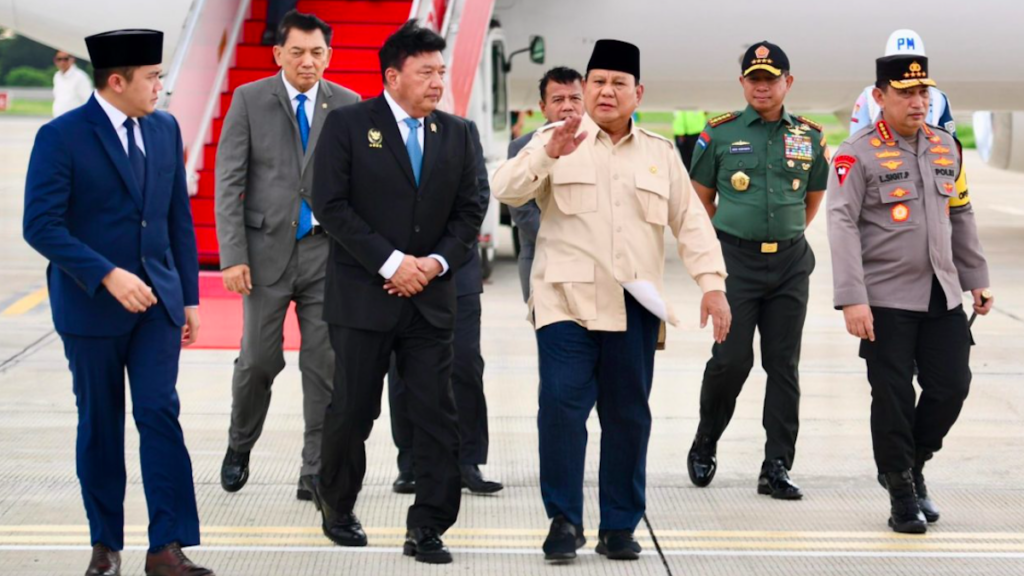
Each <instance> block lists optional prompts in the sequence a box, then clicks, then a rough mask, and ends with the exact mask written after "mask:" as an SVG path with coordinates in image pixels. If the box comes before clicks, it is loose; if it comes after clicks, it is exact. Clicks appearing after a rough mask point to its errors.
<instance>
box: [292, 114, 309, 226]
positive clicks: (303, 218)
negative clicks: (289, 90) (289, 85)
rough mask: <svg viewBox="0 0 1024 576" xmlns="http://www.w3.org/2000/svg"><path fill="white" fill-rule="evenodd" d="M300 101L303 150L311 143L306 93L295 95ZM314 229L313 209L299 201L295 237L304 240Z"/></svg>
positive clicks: (300, 131) (303, 201)
mask: <svg viewBox="0 0 1024 576" xmlns="http://www.w3.org/2000/svg"><path fill="white" fill-rule="evenodd" d="M295 99H296V100H298V101H299V106H298V108H296V109H295V119H296V120H298V122H299V136H300V137H301V138H302V151H303V152H305V151H306V147H307V146H308V145H309V118H307V117H306V106H305V104H306V100H307V98H306V95H305V94H299V95H298V96H296V97H295ZM312 229H313V210H311V209H310V208H309V204H306V201H305V200H300V201H299V226H298V228H296V230H295V238H296V239H297V240H302V238H303V237H305V236H306V234H309V231H310V230H312Z"/></svg>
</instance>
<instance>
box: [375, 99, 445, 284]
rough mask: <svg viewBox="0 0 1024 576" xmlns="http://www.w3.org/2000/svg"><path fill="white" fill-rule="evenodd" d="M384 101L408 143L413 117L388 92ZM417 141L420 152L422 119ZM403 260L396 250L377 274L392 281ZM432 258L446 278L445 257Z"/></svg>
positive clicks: (431, 256)
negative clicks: (409, 120) (406, 121)
mask: <svg viewBox="0 0 1024 576" xmlns="http://www.w3.org/2000/svg"><path fill="white" fill-rule="evenodd" d="M384 100H385V101H387V103H388V106H389V107H390V108H391V113H392V114H394V115H395V122H397V123H398V131H399V132H401V133H402V142H408V141H409V134H410V133H411V132H412V130H411V129H410V128H409V125H408V124H406V123H405V119H406V118H412V116H410V115H409V113H408V112H406V111H405V110H404V109H402V107H401V106H399V105H398V102H395V100H394V98H392V97H391V94H388V91H387V90H385V91H384ZM416 139H417V140H419V143H420V150H423V119H422V118H420V125H419V126H418V127H417V128H416ZM424 152H425V151H424ZM402 258H405V254H404V253H403V252H402V251H401V250H395V251H394V252H392V253H391V256H389V257H388V259H387V260H386V261H385V262H384V265H383V266H381V267H380V270H378V271H377V272H378V273H379V274H380V275H381V276H383V277H384V279H385V280H391V277H392V276H394V275H395V272H397V271H398V267H399V266H401V265H402ZM430 258H433V259H434V260H437V261H438V262H439V263H440V264H441V274H440V276H444V275H445V274H447V273H448V261H447V260H445V259H444V256H441V255H440V254H431V255H430Z"/></svg>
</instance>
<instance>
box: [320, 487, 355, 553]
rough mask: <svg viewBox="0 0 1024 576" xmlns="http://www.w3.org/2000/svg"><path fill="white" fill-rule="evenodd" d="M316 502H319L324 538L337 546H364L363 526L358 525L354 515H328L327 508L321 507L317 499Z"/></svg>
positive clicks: (348, 513)
mask: <svg viewBox="0 0 1024 576" xmlns="http://www.w3.org/2000/svg"><path fill="white" fill-rule="evenodd" d="M317 500H318V501H320V502H321V512H322V514H323V530H324V536H327V538H328V539H329V540H330V541H331V542H334V543H335V544H337V545H338V546H366V532H363V525H362V524H360V523H359V518H356V515H355V514H353V513H352V512H346V513H344V514H334V513H330V512H329V508H328V507H327V506H323V503H322V501H321V500H320V499H319V497H318V498H317Z"/></svg>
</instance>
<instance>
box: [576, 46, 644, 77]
mask: <svg viewBox="0 0 1024 576" xmlns="http://www.w3.org/2000/svg"><path fill="white" fill-rule="evenodd" d="M595 69H597V70H614V71H616V72H625V73H627V74H632V75H633V77H634V78H636V81H637V82H639V81H640V49H639V48H637V47H636V45H634V44H630V43H629V42H623V41H621V40H607V39H606V40H598V41H597V42H595V43H594V52H593V54H591V55H590V62H588V63H587V72H590V71H591V70H595Z"/></svg>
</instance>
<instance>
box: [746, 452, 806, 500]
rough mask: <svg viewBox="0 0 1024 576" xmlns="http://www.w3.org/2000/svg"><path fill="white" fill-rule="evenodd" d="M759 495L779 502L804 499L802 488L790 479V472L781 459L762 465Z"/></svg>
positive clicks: (758, 486)
mask: <svg viewBox="0 0 1024 576" xmlns="http://www.w3.org/2000/svg"><path fill="white" fill-rule="evenodd" d="M757 493H758V494H764V495H766V496H771V497H772V498H775V499H777V500H799V499H801V498H803V497H804V493H803V491H801V490H800V487H799V486H797V485H796V484H793V482H792V481H791V480H790V479H789V471H788V470H786V464H785V462H783V461H782V459H781V458H776V459H774V460H770V461H768V462H765V463H764V464H762V465H761V476H760V477H759V478H758V479H757Z"/></svg>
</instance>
